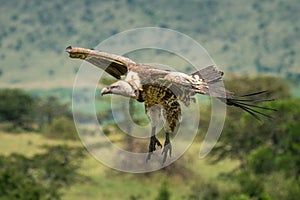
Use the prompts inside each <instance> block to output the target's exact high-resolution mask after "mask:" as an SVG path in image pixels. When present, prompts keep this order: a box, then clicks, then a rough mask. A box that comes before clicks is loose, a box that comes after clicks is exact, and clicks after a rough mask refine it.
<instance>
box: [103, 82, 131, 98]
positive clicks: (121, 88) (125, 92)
mask: <svg viewBox="0 0 300 200" xmlns="http://www.w3.org/2000/svg"><path fill="white" fill-rule="evenodd" d="M105 94H116V95H121V96H124V97H130V98H136V97H137V91H136V90H135V89H134V88H133V86H132V85H130V84H129V83H128V82H126V81H123V80H121V81H117V82H115V83H113V84H111V85H110V86H108V87H105V88H103V89H102V90H101V95H105Z"/></svg>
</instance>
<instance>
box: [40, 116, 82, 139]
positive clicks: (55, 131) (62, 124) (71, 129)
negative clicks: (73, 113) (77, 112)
mask: <svg viewBox="0 0 300 200" xmlns="http://www.w3.org/2000/svg"><path fill="white" fill-rule="evenodd" d="M44 135H45V136H46V137H48V138H52V139H67V140H76V139H77V138H78V136H77V131H76V127H75V124H74V122H73V121H71V120H70V119H68V118H65V117H62V118H58V119H54V120H53V121H52V123H51V124H48V125H47V126H46V127H45V129H44Z"/></svg>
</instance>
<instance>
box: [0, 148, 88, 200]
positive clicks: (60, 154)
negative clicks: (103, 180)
mask: <svg viewBox="0 0 300 200" xmlns="http://www.w3.org/2000/svg"><path fill="white" fill-rule="evenodd" d="M43 150H45V151H43V153H40V154H35V155H34V156H33V157H30V158H28V157H25V156H23V155H20V154H12V155H10V156H2V155H0V199H20V200H27V199H28V200H38V199H48V200H50V199H61V196H62V189H63V188H64V187H68V186H70V185H71V184H74V183H76V182H79V181H82V180H84V179H85V178H84V177H83V176H82V175H80V174H78V172H77V171H78V169H79V167H80V163H81V159H82V158H83V157H84V154H83V152H84V151H82V148H79V147H69V146H65V145H59V146H45V147H44V148H43Z"/></svg>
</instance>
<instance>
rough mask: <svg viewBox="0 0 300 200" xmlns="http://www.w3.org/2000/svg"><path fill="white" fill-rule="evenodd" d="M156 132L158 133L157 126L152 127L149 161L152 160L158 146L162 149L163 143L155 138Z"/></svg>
mask: <svg viewBox="0 0 300 200" xmlns="http://www.w3.org/2000/svg"><path fill="white" fill-rule="evenodd" d="M155 132H156V126H152V130H151V137H150V144H149V151H148V156H147V161H148V160H150V158H151V156H152V154H153V151H155V150H156V145H157V146H159V147H160V148H162V145H161V143H160V142H159V140H158V139H157V138H156V136H155Z"/></svg>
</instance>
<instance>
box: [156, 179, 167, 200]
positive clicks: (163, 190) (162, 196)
mask: <svg viewBox="0 0 300 200" xmlns="http://www.w3.org/2000/svg"><path fill="white" fill-rule="evenodd" d="M170 196H171V193H170V191H169V183H168V182H167V181H163V183H162V184H161V186H160V188H159V190H158V195H157V197H156V198H155V200H169V199H170Z"/></svg>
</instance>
